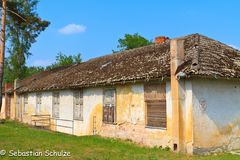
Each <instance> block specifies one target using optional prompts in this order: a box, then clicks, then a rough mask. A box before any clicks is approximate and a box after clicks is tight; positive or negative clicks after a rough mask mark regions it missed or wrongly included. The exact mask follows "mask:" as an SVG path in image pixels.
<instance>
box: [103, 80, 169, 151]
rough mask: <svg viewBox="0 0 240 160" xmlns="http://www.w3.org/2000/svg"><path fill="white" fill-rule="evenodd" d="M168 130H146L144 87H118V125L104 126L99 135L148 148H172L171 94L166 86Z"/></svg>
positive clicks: (139, 85) (137, 85) (138, 85)
mask: <svg viewBox="0 0 240 160" xmlns="http://www.w3.org/2000/svg"><path fill="white" fill-rule="evenodd" d="M166 92H167V93H166V97H167V128H166V129H159V128H146V125H145V122H146V121H145V118H146V117H145V116H146V115H145V110H146V107H145V102H144V85H143V84H134V85H121V86H117V87H116V93H117V95H116V101H117V108H116V109H117V110H116V114H117V115H116V124H104V123H103V124H102V126H101V128H100V132H99V134H100V135H102V136H107V137H114V138H123V139H130V140H132V141H134V142H137V143H140V144H144V145H148V146H163V147H165V146H170V147H171V146H172V143H171V134H172V132H171V131H172V129H171V128H172V127H171V117H172V108H171V93H170V83H169V82H167V85H166Z"/></svg>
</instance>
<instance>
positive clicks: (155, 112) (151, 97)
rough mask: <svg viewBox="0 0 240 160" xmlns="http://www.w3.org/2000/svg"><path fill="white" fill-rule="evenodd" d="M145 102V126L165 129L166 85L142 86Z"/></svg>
mask: <svg viewBox="0 0 240 160" xmlns="http://www.w3.org/2000/svg"><path fill="white" fill-rule="evenodd" d="M144 99H145V102H146V107H147V108H146V121H147V122H146V125H147V126H150V127H160V128H166V126H167V120H166V119H167V113H166V84H159V83H158V84H147V85H145V86H144Z"/></svg>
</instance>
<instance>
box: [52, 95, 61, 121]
mask: <svg viewBox="0 0 240 160" xmlns="http://www.w3.org/2000/svg"><path fill="white" fill-rule="evenodd" d="M59 105H60V98H59V92H54V93H53V108H52V116H53V117H54V118H59Z"/></svg>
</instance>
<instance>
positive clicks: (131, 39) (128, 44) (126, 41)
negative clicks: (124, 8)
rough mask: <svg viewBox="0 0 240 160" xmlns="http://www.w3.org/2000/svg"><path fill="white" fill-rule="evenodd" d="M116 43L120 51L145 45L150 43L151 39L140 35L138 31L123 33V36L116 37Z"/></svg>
mask: <svg viewBox="0 0 240 160" xmlns="http://www.w3.org/2000/svg"><path fill="white" fill-rule="evenodd" d="M118 43H119V44H118V46H117V48H118V49H119V50H120V51H124V50H128V49H133V48H138V47H142V46H147V45H150V44H152V42H151V41H149V40H147V39H146V38H144V37H142V36H140V35H139V34H138V33H135V34H133V35H131V34H125V36H124V38H120V39H118Z"/></svg>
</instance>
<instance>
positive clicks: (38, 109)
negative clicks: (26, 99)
mask: <svg viewBox="0 0 240 160" xmlns="http://www.w3.org/2000/svg"><path fill="white" fill-rule="evenodd" d="M39 102H40V103H39ZM41 107H42V93H40V92H38V93H36V111H35V114H36V115H39V114H40V113H41Z"/></svg>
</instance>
